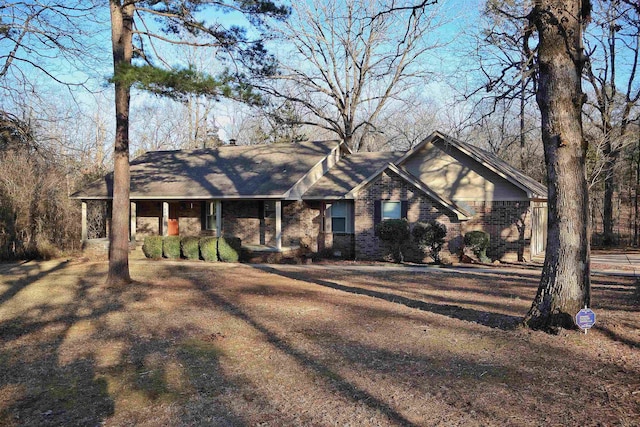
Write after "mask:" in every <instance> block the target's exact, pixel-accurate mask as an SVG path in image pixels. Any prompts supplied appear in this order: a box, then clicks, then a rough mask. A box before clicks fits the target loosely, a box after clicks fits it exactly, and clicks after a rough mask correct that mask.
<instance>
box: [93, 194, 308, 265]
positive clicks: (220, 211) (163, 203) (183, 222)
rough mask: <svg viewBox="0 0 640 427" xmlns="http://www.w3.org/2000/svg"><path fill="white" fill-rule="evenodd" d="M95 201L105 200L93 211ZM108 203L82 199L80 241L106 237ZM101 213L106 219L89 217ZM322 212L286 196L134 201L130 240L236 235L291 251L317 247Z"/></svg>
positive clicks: (258, 245)
mask: <svg viewBox="0 0 640 427" xmlns="http://www.w3.org/2000/svg"><path fill="white" fill-rule="evenodd" d="M92 202H101V203H103V204H104V205H103V208H102V209H98V210H96V209H92V208H91V206H88V204H91V203H92ZM110 204H111V203H110V201H92V200H82V216H81V218H82V244H83V246H90V245H89V244H88V242H90V241H92V240H95V239H106V240H107V241H108V237H109V228H110V220H109V218H110V216H111V214H110V212H111V207H110ZM94 212H100V213H101V215H103V217H104V218H103V219H102V220H100V221H98V222H99V224H100V225H99V226H98V227H97V229H99V230H98V231H97V232H96V226H95V225H93V223H94V222H95V221H93V218H90V217H91V216H93V215H94ZM319 215H320V210H319V209H318V208H315V206H313V207H311V206H309V205H307V204H305V203H303V202H295V201H282V200H224V201H223V200H132V201H131V203H130V210H129V217H130V222H129V237H130V241H131V242H142V241H143V240H144V237H145V236H150V235H156V236H158V235H159V236H195V237H202V236H214V237H215V236H233V237H238V238H240V240H241V241H242V243H243V246H246V247H247V250H248V251H250V252H256V253H275V252H292V251H296V250H298V249H299V248H300V246H301V245H302V244H303V243H304V246H305V247H306V246H309V243H311V246H312V247H315V246H316V240H317V234H318V232H319V227H320V224H321V220H320V219H319Z"/></svg>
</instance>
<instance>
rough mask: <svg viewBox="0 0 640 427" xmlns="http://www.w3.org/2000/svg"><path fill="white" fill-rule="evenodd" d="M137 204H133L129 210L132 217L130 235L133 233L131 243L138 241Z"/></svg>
mask: <svg viewBox="0 0 640 427" xmlns="http://www.w3.org/2000/svg"><path fill="white" fill-rule="evenodd" d="M136 207H137V206H136V202H131V208H130V210H129V212H130V213H129V217H130V221H131V224H130V227H131V228H130V233H131V241H132V242H135V241H136V228H137V212H136Z"/></svg>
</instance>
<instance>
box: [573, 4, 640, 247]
mask: <svg viewBox="0 0 640 427" xmlns="http://www.w3.org/2000/svg"><path fill="white" fill-rule="evenodd" d="M639 8H640V6H639V5H638V4H637V2H635V3H634V2H628V3H627V2H624V1H621V0H613V1H604V0H597V1H595V2H594V10H593V13H592V19H593V25H591V28H592V30H591V31H590V32H589V33H588V34H587V36H586V37H585V40H586V46H587V50H588V58H589V61H588V62H587V64H586V67H585V76H586V79H587V81H588V82H589V84H590V88H591V91H590V92H589V95H590V98H589V100H588V104H589V105H590V106H592V107H593V110H592V111H593V112H595V113H596V114H595V115H591V114H587V116H586V117H587V118H588V119H591V120H590V121H591V122H592V123H593V124H594V126H595V127H596V128H597V129H598V131H599V133H600V136H599V137H598V138H597V140H598V141H599V142H601V144H599V147H600V148H601V152H602V160H603V162H602V163H601V166H602V167H601V168H598V169H596V170H597V172H601V176H600V178H601V179H602V181H603V183H604V192H603V201H602V207H603V216H602V222H603V227H604V230H603V243H604V244H605V245H611V244H613V243H615V238H614V233H613V227H614V215H613V198H614V193H615V192H616V188H617V182H616V164H617V161H618V158H619V157H620V153H621V151H622V148H623V147H624V146H625V145H627V144H630V143H633V142H635V138H632V137H631V132H630V126H629V125H630V124H631V123H633V122H634V121H636V120H637V116H638V111H637V109H638V102H639V100H640V84H639V81H638V79H639V76H638V72H637V67H638V59H639V58H638V55H639V53H640V15H639V13H638V9H639ZM634 116H635V117H634ZM596 176H598V175H596Z"/></svg>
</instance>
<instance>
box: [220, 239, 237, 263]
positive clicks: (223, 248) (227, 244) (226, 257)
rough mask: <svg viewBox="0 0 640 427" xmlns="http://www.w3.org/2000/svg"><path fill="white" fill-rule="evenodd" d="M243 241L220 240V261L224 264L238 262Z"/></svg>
mask: <svg viewBox="0 0 640 427" xmlns="http://www.w3.org/2000/svg"><path fill="white" fill-rule="evenodd" d="M241 247H242V241H241V240H240V238H238V237H220V238H219V239H218V259H219V260H220V261H223V262H238V260H239V259H240V249H241Z"/></svg>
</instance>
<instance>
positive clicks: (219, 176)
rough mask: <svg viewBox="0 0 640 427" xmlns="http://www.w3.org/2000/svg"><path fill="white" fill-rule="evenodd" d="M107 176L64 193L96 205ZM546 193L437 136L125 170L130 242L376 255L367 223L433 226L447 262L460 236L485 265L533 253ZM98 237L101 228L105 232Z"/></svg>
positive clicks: (264, 150) (284, 147) (215, 154)
mask: <svg viewBox="0 0 640 427" xmlns="http://www.w3.org/2000/svg"><path fill="white" fill-rule="evenodd" d="M111 194H112V175H110V174H109V175H107V176H105V177H104V178H102V179H100V180H97V181H95V182H93V183H91V184H89V185H87V186H86V187H84V188H82V189H81V190H79V191H77V192H76V193H74V194H73V195H72V197H73V198H76V199H80V200H81V201H82V212H83V215H82V221H83V227H82V229H83V233H82V238H83V240H87V239H88V237H90V236H89V235H88V231H87V212H88V209H87V206H88V204H91V203H93V202H96V201H102V202H105V201H106V202H107V205H108V201H109V200H110V198H111ZM546 194H547V192H546V188H545V187H544V186H543V185H541V184H539V183H538V182H536V181H534V180H533V179H531V178H529V177H527V176H526V175H524V174H522V173H521V172H520V171H518V170H516V169H514V168H512V167H511V166H509V165H508V164H506V163H505V162H503V161H501V160H500V159H498V158H496V157H495V156H493V155H491V154H489V153H488V152H486V151H483V150H481V149H478V148H477V147H473V146H471V145H469V144H466V143H463V142H460V141H457V140H455V139H453V138H450V137H448V136H446V135H444V134H442V133H439V132H436V133H434V134H432V135H431V136H430V137H428V138H427V139H425V140H424V141H422V142H421V143H420V144H418V145H417V146H416V147H414V148H413V149H411V150H409V151H407V152H376V153H351V152H350V151H349V149H348V148H346V146H345V145H344V144H342V143H340V142H337V141H322V142H304V143H299V144H291V145H290V144H277V145H268V146H224V147H218V148H212V149H202V150H178V151H159V152H149V153H146V154H144V155H143V156H141V157H139V158H137V159H135V160H134V161H132V162H131V195H130V198H131V209H130V217H131V226H130V231H131V240H132V241H136V240H141V239H142V238H143V236H145V235H149V234H160V235H218V236H220V235H232V236H237V237H240V238H241V239H242V243H243V245H246V246H249V247H263V248H264V247H268V248H271V250H274V251H284V250H287V249H288V248H292V247H299V246H301V245H302V246H306V247H308V248H309V249H310V250H311V251H313V252H325V253H329V254H333V255H336V256H341V257H346V258H356V259H379V258H380V257H381V256H382V255H383V247H382V245H381V242H380V241H379V240H378V239H377V238H376V237H375V235H374V226H375V224H376V223H377V222H379V221H381V220H383V219H389V218H406V219H407V220H408V222H409V223H410V225H411V224H415V223H416V222H418V221H422V222H426V221H429V220H432V219H435V220H437V221H440V222H442V223H444V224H445V225H446V226H447V229H448V233H447V246H446V250H445V252H449V253H450V254H451V255H453V256H455V255H457V254H459V253H460V250H461V248H462V237H463V236H464V233H466V232H467V231H470V230H476V229H480V230H484V231H487V232H488V233H490V235H491V242H492V245H491V248H490V250H489V255H490V256H491V257H492V258H493V259H516V258H518V257H519V258H529V257H531V256H532V255H537V254H540V253H543V252H544V243H545V240H546V197H547V196H546ZM106 228H107V229H108V225H107V227H106Z"/></svg>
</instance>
